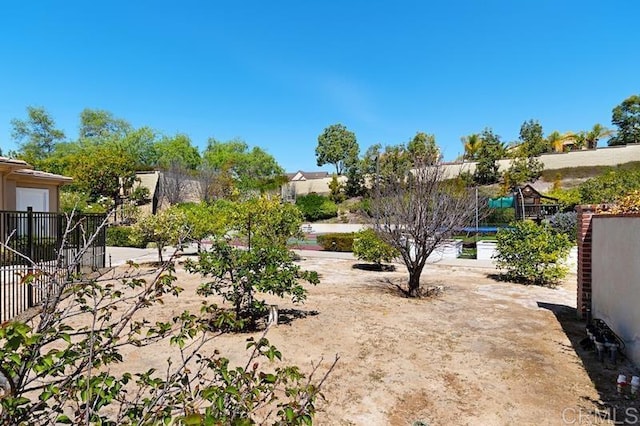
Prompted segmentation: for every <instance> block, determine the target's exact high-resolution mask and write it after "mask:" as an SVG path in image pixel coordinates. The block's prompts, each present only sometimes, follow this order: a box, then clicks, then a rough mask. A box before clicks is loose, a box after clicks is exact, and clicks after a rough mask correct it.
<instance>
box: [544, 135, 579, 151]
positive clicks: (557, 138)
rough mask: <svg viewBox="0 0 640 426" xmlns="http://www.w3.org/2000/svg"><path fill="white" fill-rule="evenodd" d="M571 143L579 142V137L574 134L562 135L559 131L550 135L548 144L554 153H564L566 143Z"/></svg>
mask: <svg viewBox="0 0 640 426" xmlns="http://www.w3.org/2000/svg"><path fill="white" fill-rule="evenodd" d="M569 141H577V136H576V134H575V133H573V132H566V133H560V132H559V131H557V130H554V131H553V132H551V133H549V136H547V142H548V143H549V146H550V147H551V149H552V150H553V152H562V151H564V146H565V143H566V142H569Z"/></svg>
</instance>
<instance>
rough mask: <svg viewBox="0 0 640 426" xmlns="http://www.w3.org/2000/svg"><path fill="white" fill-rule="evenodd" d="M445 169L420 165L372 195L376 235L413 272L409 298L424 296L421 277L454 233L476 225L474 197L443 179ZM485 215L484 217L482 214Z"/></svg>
mask: <svg viewBox="0 0 640 426" xmlns="http://www.w3.org/2000/svg"><path fill="white" fill-rule="evenodd" d="M443 173H444V167H443V166H442V164H441V163H436V164H434V165H428V166H426V165H425V166H421V165H417V167H415V168H414V169H413V170H412V171H411V172H405V173H402V174H398V175H395V176H394V177H393V178H391V176H389V177H388V178H387V179H385V180H384V181H381V182H379V188H378V190H376V191H374V197H373V209H372V210H373V212H374V217H375V228H374V229H375V231H376V233H377V234H378V236H380V238H381V239H382V240H383V241H385V242H386V243H387V244H389V245H390V246H392V247H394V248H395V249H396V250H398V251H399V252H400V256H401V257H402V260H403V262H404V264H405V266H406V267H407V271H408V272H409V281H408V288H407V289H406V290H403V291H404V292H405V293H406V294H407V296H409V297H418V296H420V276H421V275H422V271H423V269H424V266H425V263H426V261H427V257H429V255H430V254H431V253H432V252H433V250H434V249H435V248H436V247H437V246H438V245H439V244H440V243H441V242H442V241H443V240H444V239H446V238H449V237H450V236H451V235H452V234H453V232H455V230H456V229H458V228H459V227H461V226H465V225H468V224H470V223H472V222H473V220H474V218H475V216H476V201H475V195H474V194H471V193H470V192H469V191H468V190H466V189H464V188H459V187H456V186H455V185H454V184H452V183H451V182H448V181H445V180H444V179H443V177H444V176H443ZM481 215H482V212H481Z"/></svg>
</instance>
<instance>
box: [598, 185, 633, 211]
mask: <svg viewBox="0 0 640 426" xmlns="http://www.w3.org/2000/svg"><path fill="white" fill-rule="evenodd" d="M601 213H607V214H638V213H640V190H636V191H633V192H630V193H629V194H627V195H625V196H624V197H622V198H620V199H619V200H618V201H617V202H616V203H615V204H614V205H613V206H611V207H610V208H609V209H608V210H606V211H603V212H601Z"/></svg>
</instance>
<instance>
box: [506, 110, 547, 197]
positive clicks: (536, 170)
mask: <svg viewBox="0 0 640 426" xmlns="http://www.w3.org/2000/svg"><path fill="white" fill-rule="evenodd" d="M548 151H549V141H548V140H547V139H545V138H544V137H543V133H542V126H541V125H540V123H538V122H537V121H534V120H529V121H525V122H524V123H522V126H521V127H520V144H519V145H518V146H517V148H516V150H515V154H514V155H513V156H512V160H511V166H510V167H509V169H508V170H506V171H505V172H504V173H503V179H504V184H505V187H507V188H513V187H516V186H518V185H522V184H523V183H525V182H533V181H535V180H536V179H537V178H538V177H540V174H541V173H542V169H543V168H544V166H543V165H542V163H541V162H540V160H539V159H538V158H537V157H538V156H539V155H540V154H543V153H545V152H548Z"/></svg>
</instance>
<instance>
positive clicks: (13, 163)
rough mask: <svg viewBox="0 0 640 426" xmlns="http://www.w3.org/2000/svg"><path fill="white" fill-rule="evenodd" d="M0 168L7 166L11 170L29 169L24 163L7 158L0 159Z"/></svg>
mask: <svg viewBox="0 0 640 426" xmlns="http://www.w3.org/2000/svg"><path fill="white" fill-rule="evenodd" d="M0 166H8V167H11V168H14V167H24V168H31V166H30V165H29V164H28V163H27V162H26V161H23V160H16V159H14V158H8V157H0Z"/></svg>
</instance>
